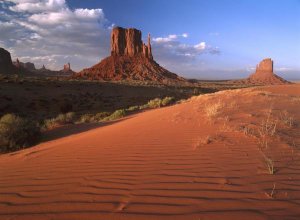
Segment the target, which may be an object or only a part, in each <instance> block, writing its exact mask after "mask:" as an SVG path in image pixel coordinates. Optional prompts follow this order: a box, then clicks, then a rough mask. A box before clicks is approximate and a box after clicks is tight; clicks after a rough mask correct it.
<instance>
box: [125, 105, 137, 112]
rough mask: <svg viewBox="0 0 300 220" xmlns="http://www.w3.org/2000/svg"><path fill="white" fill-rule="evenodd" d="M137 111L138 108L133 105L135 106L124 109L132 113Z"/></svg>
mask: <svg viewBox="0 0 300 220" xmlns="http://www.w3.org/2000/svg"><path fill="white" fill-rule="evenodd" d="M139 109H140V106H137V105H135V106H130V107H129V108H127V109H126V111H128V112H133V111H137V110H139Z"/></svg>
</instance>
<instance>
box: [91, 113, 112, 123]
mask: <svg viewBox="0 0 300 220" xmlns="http://www.w3.org/2000/svg"><path fill="white" fill-rule="evenodd" d="M109 115H110V113H109V112H99V113H97V114H95V115H94V116H93V117H92V121H95V122H96V121H101V120H102V119H104V118H106V117H108V116H109Z"/></svg>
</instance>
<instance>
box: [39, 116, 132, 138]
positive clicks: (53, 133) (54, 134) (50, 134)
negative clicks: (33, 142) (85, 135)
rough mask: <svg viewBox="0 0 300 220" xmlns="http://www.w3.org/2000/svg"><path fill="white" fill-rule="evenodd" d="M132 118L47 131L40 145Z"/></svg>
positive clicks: (67, 126) (66, 126)
mask: <svg viewBox="0 0 300 220" xmlns="http://www.w3.org/2000/svg"><path fill="white" fill-rule="evenodd" d="M131 117H132V116H129V117H126V118H122V119H119V120H116V121H110V122H98V123H83V124H69V125H64V126H61V127H58V128H54V129H52V130H49V131H45V132H43V133H42V138H41V140H40V142H39V143H44V142H47V141H53V140H56V139H60V138H64V137H67V136H70V135H74V134H79V133H82V132H87V131H90V130H93V129H96V128H100V127H104V126H109V125H112V124H115V123H118V122H121V121H124V120H127V119H129V118H131Z"/></svg>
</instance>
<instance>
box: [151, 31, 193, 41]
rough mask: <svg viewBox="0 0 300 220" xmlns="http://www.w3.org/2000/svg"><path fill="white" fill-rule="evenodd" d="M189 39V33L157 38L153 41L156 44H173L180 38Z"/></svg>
mask: <svg viewBox="0 0 300 220" xmlns="http://www.w3.org/2000/svg"><path fill="white" fill-rule="evenodd" d="M181 37H182V38H187V37H188V34H187V33H183V34H180V35H178V34H170V35H168V36H167V37H157V38H153V39H152V40H153V41H154V42H157V43H166V42H171V41H175V40H177V39H178V38H181Z"/></svg>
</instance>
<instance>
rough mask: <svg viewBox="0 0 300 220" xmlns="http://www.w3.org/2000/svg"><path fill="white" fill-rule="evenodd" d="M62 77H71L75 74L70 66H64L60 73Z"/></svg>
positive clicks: (68, 64)
mask: <svg viewBox="0 0 300 220" xmlns="http://www.w3.org/2000/svg"><path fill="white" fill-rule="evenodd" d="M60 72H61V73H62V74H63V75H72V74H74V73H75V72H74V71H73V70H72V69H71V64H70V63H67V64H65V65H64V68H63V69H62V70H61V71H60Z"/></svg>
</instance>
